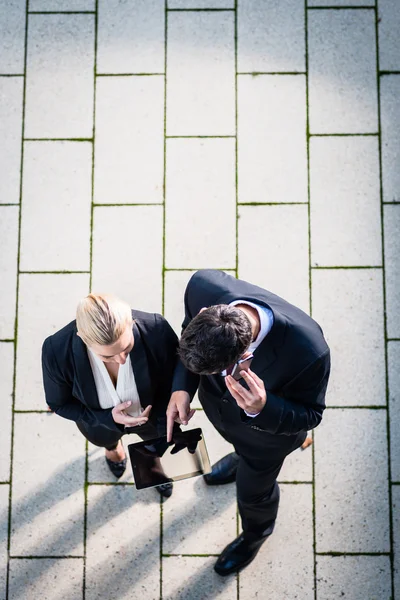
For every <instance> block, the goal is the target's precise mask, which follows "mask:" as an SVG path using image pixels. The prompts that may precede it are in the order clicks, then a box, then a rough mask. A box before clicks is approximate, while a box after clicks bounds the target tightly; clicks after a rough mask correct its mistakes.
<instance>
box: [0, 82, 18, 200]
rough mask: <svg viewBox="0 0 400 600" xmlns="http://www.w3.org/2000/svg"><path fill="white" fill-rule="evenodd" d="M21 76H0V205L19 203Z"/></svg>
mask: <svg viewBox="0 0 400 600" xmlns="http://www.w3.org/2000/svg"><path fill="white" fill-rule="evenodd" d="M22 92H23V78H22V77H1V76H0V136H1V139H2V145H1V148H0V163H1V165H2V176H1V179H0V204H12V203H18V202H19V194H20V176H21V135H22Z"/></svg>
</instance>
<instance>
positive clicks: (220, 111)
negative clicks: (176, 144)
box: [166, 11, 236, 266]
mask: <svg viewBox="0 0 400 600" xmlns="http://www.w3.org/2000/svg"><path fill="white" fill-rule="evenodd" d="M167 47H168V56H167V78H168V85H167V123H166V127H167V135H173V136H187V135H190V136H202V135H207V136H216V135H218V136H222V135H223V136H226V135H235V133H236V132H235V48H234V15H233V13H232V11H228V12H216V13H209V12H207V11H205V12H196V11H194V12H188V13H185V12H170V13H169V16H168V40H167ZM204 48H207V52H204ZM183 49H184V50H183ZM200 56H201V60H200ZM221 266H224V265H221Z"/></svg>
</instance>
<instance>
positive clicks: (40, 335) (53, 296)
mask: <svg viewBox="0 0 400 600" xmlns="http://www.w3.org/2000/svg"><path fill="white" fill-rule="evenodd" d="M88 293H89V275H85V274H74V275H20V280H19V303H18V346H17V378H16V392H15V408H16V409H17V410H45V409H46V404H45V398H44V392H43V383H42V367H41V347H42V344H43V342H44V340H45V338H46V337H47V336H49V335H52V334H53V333H55V332H56V331H58V330H59V329H61V328H62V327H64V326H65V325H67V323H69V322H70V321H72V320H73V319H74V318H75V311H76V306H77V304H78V302H79V300H80V299H81V298H83V297H84V296H86V295H87V294H88ZM33 306H34V307H36V308H35V310H34V311H33V310H32V307H33Z"/></svg>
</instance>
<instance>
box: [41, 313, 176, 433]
mask: <svg viewBox="0 0 400 600" xmlns="http://www.w3.org/2000/svg"><path fill="white" fill-rule="evenodd" d="M132 317H133V319H134V322H133V335H134V340H135V342H134V346H133V348H132V351H131V352H130V358H131V364H132V369H133V372H134V375H135V381H136V385H137V389H138V393H139V398H140V402H141V405H142V407H143V408H146V406H148V405H149V404H151V405H152V407H153V408H152V410H151V415H150V421H152V422H153V423H154V424H156V425H157V424H158V423H159V422H160V421H165V411H166V407H167V404H168V402H169V399H170V395H171V385H172V377H173V372H174V368H175V365H176V360H177V346H178V338H177V336H176V335H175V333H174V331H173V329H172V328H171V326H170V325H169V323H168V322H167V321H166V320H165V319H164V318H163V317H162V316H161V315H158V314H153V313H146V312H141V311H137V310H132ZM42 368H43V383H44V390H45V395H46V402H47V404H48V405H49V406H50V408H51V409H52V410H53V411H54V412H55V413H57V414H58V415H60V416H61V417H64V418H66V419H70V420H72V421H76V422H78V421H81V422H83V423H85V424H86V425H88V426H97V425H102V426H104V427H107V428H108V429H111V430H113V431H123V430H124V426H123V425H119V424H118V423H116V422H115V421H114V419H113V418H112V414H111V410H112V409H111V408H109V409H102V408H101V407H100V404H99V399H98V395H97V391H96V386H95V382H94V378H93V373H92V368H91V366H90V362H89V357H88V354H87V348H86V345H85V344H84V342H83V341H82V340H81V338H80V337H79V336H78V335H77V329H76V322H75V321H72V322H71V323H69V324H68V325H66V326H65V327H64V328H63V329H61V330H60V331H58V332H57V333H55V334H54V335H51V336H50V337H48V338H47V339H46V340H45V342H44V344H43V348H42Z"/></svg>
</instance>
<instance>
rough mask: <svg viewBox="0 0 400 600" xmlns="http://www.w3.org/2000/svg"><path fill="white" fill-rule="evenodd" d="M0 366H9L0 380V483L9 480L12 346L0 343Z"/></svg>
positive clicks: (12, 371)
mask: <svg viewBox="0 0 400 600" xmlns="http://www.w3.org/2000/svg"><path fill="white" fill-rule="evenodd" d="M0 364H2V365H9V366H10V368H8V369H7V370H6V371H5V372H4V375H3V376H2V377H1V379H0V422H1V436H0V482H3V481H9V480H10V454H11V434H12V401H13V398H12V393H13V386H14V381H13V379H14V369H13V367H12V365H13V364H14V344H13V343H10V342H0Z"/></svg>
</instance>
